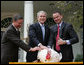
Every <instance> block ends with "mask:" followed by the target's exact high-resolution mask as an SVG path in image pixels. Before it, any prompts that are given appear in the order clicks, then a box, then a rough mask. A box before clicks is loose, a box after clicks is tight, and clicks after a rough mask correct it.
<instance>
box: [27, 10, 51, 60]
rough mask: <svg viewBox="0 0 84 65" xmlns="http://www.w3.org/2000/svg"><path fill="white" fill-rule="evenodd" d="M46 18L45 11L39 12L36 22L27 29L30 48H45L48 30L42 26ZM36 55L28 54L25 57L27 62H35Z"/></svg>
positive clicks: (35, 53)
mask: <svg viewBox="0 0 84 65" xmlns="http://www.w3.org/2000/svg"><path fill="white" fill-rule="evenodd" d="M46 16H47V14H46V12H45V11H39V12H38V13H37V20H38V22H37V23H35V24H32V25H30V27H29V45H30V46H31V47H35V46H38V47H39V48H40V49H44V48H47V47H46V46H47V44H48V40H49V35H50V29H49V27H48V26H46V25H45V24H44V23H45V22H46ZM37 53H38V51H36V52H28V53H27V57H26V58H27V62H32V61H34V60H37Z"/></svg>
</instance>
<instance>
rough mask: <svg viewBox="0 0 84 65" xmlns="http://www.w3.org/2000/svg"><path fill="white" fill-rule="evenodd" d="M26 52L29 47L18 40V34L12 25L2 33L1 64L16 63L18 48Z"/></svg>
mask: <svg viewBox="0 0 84 65" xmlns="http://www.w3.org/2000/svg"><path fill="white" fill-rule="evenodd" d="M19 47H21V48H22V49H24V50H25V51H28V50H29V49H30V47H29V46H28V45H26V44H25V43H24V42H23V41H22V40H20V32H17V31H16V29H15V28H14V27H13V25H10V26H9V27H8V29H7V30H6V31H5V32H4V35H3V37H2V40H1V63H2V64H8V62H17V61H18V48H19Z"/></svg>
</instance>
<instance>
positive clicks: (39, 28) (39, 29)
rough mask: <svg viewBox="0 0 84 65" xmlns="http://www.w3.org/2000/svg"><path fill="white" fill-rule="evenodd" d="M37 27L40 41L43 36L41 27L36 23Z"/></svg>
mask: <svg viewBox="0 0 84 65" xmlns="http://www.w3.org/2000/svg"><path fill="white" fill-rule="evenodd" d="M37 26H38V31H39V33H40V36H41V39H42V40H43V36H42V35H43V34H42V29H41V26H40V24H39V23H37Z"/></svg>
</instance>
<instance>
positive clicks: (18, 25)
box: [15, 19, 23, 28]
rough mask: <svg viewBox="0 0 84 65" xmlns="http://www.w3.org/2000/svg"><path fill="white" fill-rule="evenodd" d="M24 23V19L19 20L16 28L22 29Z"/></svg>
mask: <svg viewBox="0 0 84 65" xmlns="http://www.w3.org/2000/svg"><path fill="white" fill-rule="evenodd" d="M22 23H23V19H19V20H17V21H16V22H15V26H16V28H21V26H22Z"/></svg>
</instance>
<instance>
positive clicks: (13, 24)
mask: <svg viewBox="0 0 84 65" xmlns="http://www.w3.org/2000/svg"><path fill="white" fill-rule="evenodd" d="M12 25H13V27H14V28H15V30H16V31H18V30H19V29H17V28H16V27H15V25H14V24H13V23H12Z"/></svg>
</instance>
